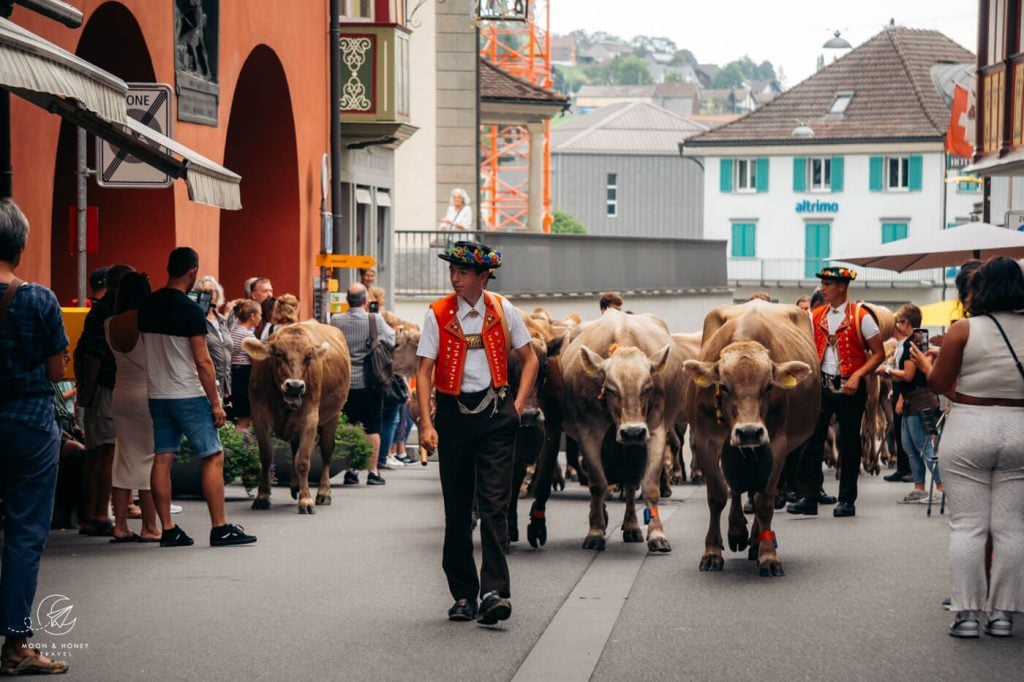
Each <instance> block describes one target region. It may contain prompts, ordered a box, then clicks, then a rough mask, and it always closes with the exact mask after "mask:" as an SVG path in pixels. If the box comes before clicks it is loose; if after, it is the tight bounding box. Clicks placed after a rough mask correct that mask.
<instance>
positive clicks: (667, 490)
mask: <svg viewBox="0 0 1024 682" xmlns="http://www.w3.org/2000/svg"><path fill="white" fill-rule="evenodd" d="M661 496H662V497H672V486H670V485H667V484H665V483H662V484H661Z"/></svg>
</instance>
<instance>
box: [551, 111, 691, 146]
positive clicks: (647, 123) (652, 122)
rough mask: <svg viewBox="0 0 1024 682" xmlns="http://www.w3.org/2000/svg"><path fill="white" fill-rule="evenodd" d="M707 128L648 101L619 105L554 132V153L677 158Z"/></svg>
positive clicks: (592, 114) (561, 126) (586, 116)
mask: <svg viewBox="0 0 1024 682" xmlns="http://www.w3.org/2000/svg"><path fill="white" fill-rule="evenodd" d="M707 129H708V128H707V126H704V125H702V124H700V123H696V122H694V121H691V120H689V119H687V118H684V117H682V116H678V115H676V114H673V113H672V112H671V111H668V110H667V109H662V108H661V107H659V106H655V105H653V104H651V103H649V102H617V103H615V104H609V105H607V106H603V107H600V108H599V109H595V110H594V111H592V112H590V113H589V114H585V115H583V116H578V117H576V118H573V119H571V120H569V121H566V122H564V123H562V124H560V125H558V126H557V127H555V128H552V129H551V151H552V153H554V154H644V155H674V154H678V153H679V143H680V142H681V141H683V140H685V139H686V138H688V137H690V136H691V135H696V134H697V133H700V132H704V131H706V130H707Z"/></svg>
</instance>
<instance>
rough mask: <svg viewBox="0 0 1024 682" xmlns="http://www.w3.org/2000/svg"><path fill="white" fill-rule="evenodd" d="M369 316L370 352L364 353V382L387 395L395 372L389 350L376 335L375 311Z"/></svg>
mask: <svg viewBox="0 0 1024 682" xmlns="http://www.w3.org/2000/svg"><path fill="white" fill-rule="evenodd" d="M369 316H370V342H369V343H370V352H369V353H367V355H366V365H365V367H364V370H363V371H364V372H365V378H366V384H367V386H368V387H369V388H372V389H373V390H375V391H377V393H380V394H381V395H387V393H388V390H389V389H390V388H391V384H392V383H393V381H392V380H393V378H394V376H395V373H394V371H393V363H392V360H391V351H389V350H388V349H387V348H386V347H385V346H384V344H383V343H381V342H380V338H379V337H378V336H377V313H369Z"/></svg>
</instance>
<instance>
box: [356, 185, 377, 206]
mask: <svg viewBox="0 0 1024 682" xmlns="http://www.w3.org/2000/svg"><path fill="white" fill-rule="evenodd" d="M356 203H357V204H372V203H373V197H371V196H370V190H368V189H365V188H363V187H356Z"/></svg>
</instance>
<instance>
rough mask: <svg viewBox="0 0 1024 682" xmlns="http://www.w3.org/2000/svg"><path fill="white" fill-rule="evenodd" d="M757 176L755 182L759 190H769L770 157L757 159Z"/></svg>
mask: <svg viewBox="0 0 1024 682" xmlns="http://www.w3.org/2000/svg"><path fill="white" fill-rule="evenodd" d="M755 173H756V175H757V177H755V178H754V182H755V183H756V185H757V191H758V192H767V191H768V159H764V158H761V159H758V160H757V170H756V171H755Z"/></svg>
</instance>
